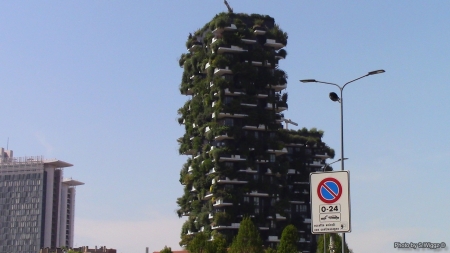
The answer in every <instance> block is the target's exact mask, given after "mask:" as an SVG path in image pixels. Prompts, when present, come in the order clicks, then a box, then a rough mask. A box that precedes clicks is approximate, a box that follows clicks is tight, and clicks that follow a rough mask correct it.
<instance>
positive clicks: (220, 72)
mask: <svg viewBox="0 0 450 253" xmlns="http://www.w3.org/2000/svg"><path fill="white" fill-rule="evenodd" d="M225 74H233V72H232V71H231V69H229V68H228V66H227V67H225V68H224V69H221V68H215V69H214V75H215V76H222V75H225Z"/></svg>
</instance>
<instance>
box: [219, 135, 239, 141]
mask: <svg viewBox="0 0 450 253" xmlns="http://www.w3.org/2000/svg"><path fill="white" fill-rule="evenodd" d="M232 139H234V137H230V136H228V134H222V135H217V136H216V137H214V140H215V141H221V140H232Z"/></svg>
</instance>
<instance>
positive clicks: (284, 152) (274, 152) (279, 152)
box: [266, 148, 288, 156]
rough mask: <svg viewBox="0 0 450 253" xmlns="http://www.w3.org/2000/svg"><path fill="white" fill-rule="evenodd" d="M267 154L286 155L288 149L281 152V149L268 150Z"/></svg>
mask: <svg viewBox="0 0 450 253" xmlns="http://www.w3.org/2000/svg"><path fill="white" fill-rule="evenodd" d="M266 152H267V153H270V154H275V155H276V156H279V155H284V154H287V153H288V151H287V149H286V148H283V149H281V150H280V149H268V150H267V151H266Z"/></svg>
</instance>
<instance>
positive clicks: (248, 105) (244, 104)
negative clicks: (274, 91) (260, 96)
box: [241, 103, 258, 107]
mask: <svg viewBox="0 0 450 253" xmlns="http://www.w3.org/2000/svg"><path fill="white" fill-rule="evenodd" d="M241 105H242V106H245V107H257V106H258V105H257V104H247V103H241Z"/></svg>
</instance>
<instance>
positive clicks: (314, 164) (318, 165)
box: [309, 161, 325, 167]
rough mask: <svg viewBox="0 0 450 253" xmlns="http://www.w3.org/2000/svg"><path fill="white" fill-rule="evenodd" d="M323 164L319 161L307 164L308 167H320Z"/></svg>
mask: <svg viewBox="0 0 450 253" xmlns="http://www.w3.org/2000/svg"><path fill="white" fill-rule="evenodd" d="M324 165H325V164H324V163H322V162H319V161H313V162H312V163H310V164H309V166H316V167H322V166H324Z"/></svg>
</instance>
